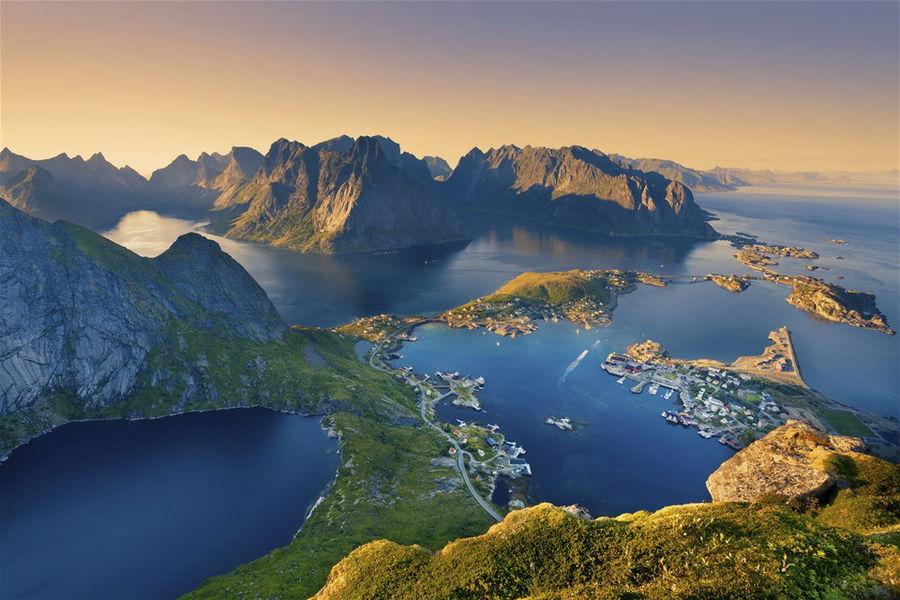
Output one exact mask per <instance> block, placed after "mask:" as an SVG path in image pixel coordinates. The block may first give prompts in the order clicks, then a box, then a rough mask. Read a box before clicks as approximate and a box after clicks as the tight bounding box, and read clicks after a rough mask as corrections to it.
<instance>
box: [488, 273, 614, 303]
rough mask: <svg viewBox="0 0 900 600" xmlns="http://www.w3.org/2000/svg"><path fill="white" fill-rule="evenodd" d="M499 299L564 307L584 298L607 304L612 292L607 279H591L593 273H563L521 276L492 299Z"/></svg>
mask: <svg viewBox="0 0 900 600" xmlns="http://www.w3.org/2000/svg"><path fill="white" fill-rule="evenodd" d="M496 296H513V297H516V298H523V299H526V300H537V301H540V302H544V303H548V304H564V303H566V302H574V301H575V300H581V299H582V298H590V299H593V300H597V301H599V302H604V303H606V302H609V298H610V293H609V288H608V287H607V285H606V282H605V280H604V279H601V278H596V277H592V276H591V272H590V271H562V272H556V273H531V272H528V273H522V274H521V275H519V276H517V277H515V278H514V279H511V280H510V281H508V282H507V283H506V284H504V285H503V286H502V287H501V288H500V289H498V290H497V291H496V292H494V293H493V294H491V296H489V298H490V297H496Z"/></svg>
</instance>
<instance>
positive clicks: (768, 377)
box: [602, 327, 900, 458]
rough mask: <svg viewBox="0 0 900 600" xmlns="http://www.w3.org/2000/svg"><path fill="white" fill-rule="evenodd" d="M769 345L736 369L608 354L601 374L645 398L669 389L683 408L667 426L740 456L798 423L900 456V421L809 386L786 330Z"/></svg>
mask: <svg viewBox="0 0 900 600" xmlns="http://www.w3.org/2000/svg"><path fill="white" fill-rule="evenodd" d="M769 340H770V341H771V342H772V343H771V345H769V346H767V347H766V348H764V349H763V351H762V353H761V354H759V355H755V356H741V357H739V358H738V359H736V360H735V361H734V362H732V363H730V364H726V363H722V362H720V361H716V360H710V359H699V360H685V359H678V358H672V357H670V356H669V354H668V352H667V351H666V350H665V348H663V347H662V345H661V344H659V343H657V342H654V341H652V340H647V341H645V342H641V343H639V344H633V345H631V346H629V347H628V348H627V349H626V351H625V353H624V354H617V353H612V354H610V355H609V356H608V357H607V359H606V361H604V362H603V364H602V367H603V369H604V370H606V371H607V372H608V373H609V374H610V375H613V376H615V377H619V383H624V381H625V380H631V381H633V382H635V383H636V385H635V386H634V387H632V389H631V391H632V392H635V393H641V392H642V391H643V389H644V388H645V387H646V386H649V391H650V394H651V395H655V394H657V392H658V391H659V390H661V389H663V390H666V391H665V393H664V394H663V395H662V398H663V399H664V400H669V399H670V398H671V399H672V402H673V403H675V404H676V405H678V406H679V408H678V409H666V410H663V411H662V413H661V416H662V417H663V418H664V419H666V420H667V421H669V422H670V423H673V424H677V425H682V426H684V427H693V428H696V429H697V433H698V434H699V435H700V436H701V437H704V438H716V439H718V440H719V441H720V442H721V443H722V444H726V445H728V446H730V447H732V448H734V449H740V448H742V447H744V446H745V445H746V444H748V443H750V442H752V441H753V440H755V439H758V438H759V437H761V436H762V435H763V434H765V433H767V432H768V431H771V430H772V429H773V428H775V427H777V426H779V425H782V424H783V423H785V421H786V420H787V419H795V420H799V421H803V422H806V423H809V424H811V425H813V426H815V427H817V428H818V429H820V430H822V431H831V432H833V433H835V434H844V435H854V436H859V437H862V438H865V440H866V442H867V443H868V444H869V445H870V446H872V448H873V450H874V451H875V452H877V453H879V454H881V455H883V456H886V457H891V458H896V457H897V456H900V447H898V446H897V441H896V440H897V439H900V438H898V436H900V425H898V423H897V422H896V420H893V419H889V418H885V417H880V416H878V415H874V414H870V413H867V412H865V411H861V410H858V409H854V408H850V407H848V406H844V405H842V404H840V403H838V402H835V401H833V400H831V399H829V398H827V397H825V396H824V395H822V394H821V393H819V392H817V391H815V390H813V389H811V388H810V387H809V386H808V385H807V384H806V382H804V381H803V378H802V376H801V373H800V366H799V364H798V362H797V356H796V354H795V352H794V347H793V344H792V342H791V335H790V332H789V331H788V329H787V328H786V327H782V328H781V329H778V330H776V331H772V332H771V333H770V334H769Z"/></svg>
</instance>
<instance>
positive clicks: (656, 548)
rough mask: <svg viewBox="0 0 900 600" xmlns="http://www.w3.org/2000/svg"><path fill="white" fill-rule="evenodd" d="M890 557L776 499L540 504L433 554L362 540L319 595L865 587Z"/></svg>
mask: <svg viewBox="0 0 900 600" xmlns="http://www.w3.org/2000/svg"><path fill="white" fill-rule="evenodd" d="M879 553H881V555H880V554H879ZM890 560H896V550H895V549H891V548H883V547H878V546H875V545H873V544H871V543H869V542H868V541H867V540H866V539H865V538H863V537H862V536H860V535H858V534H855V533H852V532H850V531H846V530H841V529H837V528H831V527H828V526H825V525H822V524H819V523H817V522H816V521H814V520H812V519H810V518H808V517H805V516H802V515H799V514H796V513H793V512H791V511H789V510H787V509H785V508H781V507H777V506H770V505H742V504H733V503H724V504H694V505H684V506H675V507H669V508H666V509H663V510H660V511H658V512H656V513H653V514H646V513H637V514H634V515H623V516H620V517H618V518H615V519H609V518H601V519H596V520H593V521H589V520H583V519H580V518H578V517H575V516H573V515H571V514H569V513H568V512H566V511H565V510H563V509H561V508H557V507H554V506H551V505H549V504H542V505H539V506H535V507H532V508H528V509H524V510H520V511H515V512H513V513H510V514H509V515H508V516H507V518H506V520H505V521H504V522H503V523H500V524H497V525H495V526H493V527H491V529H490V530H489V531H488V533H486V534H484V535H481V536H478V537H474V538H469V539H462V540H458V541H456V542H454V543H452V544H449V545H447V546H445V547H444V548H443V549H442V550H441V551H440V552H438V553H435V554H432V553H430V552H428V551H427V550H425V549H423V548H420V547H416V546H399V545H397V544H394V543H391V542H386V541H379V542H374V543H371V544H367V545H365V546H363V547H361V548H359V549H357V550H355V551H354V552H353V553H352V554H350V555H349V556H348V557H347V558H346V559H344V560H343V561H341V562H340V563H339V564H338V565H337V566H336V567H335V568H334V569H333V570H332V572H331V574H330V576H329V578H328V583H327V584H326V585H325V587H324V588H323V589H322V590H321V592H320V593H319V595H318V596H317V598H321V599H323V600H324V599H327V600H338V599H351V598H352V599H353V600H363V599H372V600H374V599H377V598H390V599H392V600H405V599H409V600H418V599H420V598H429V599H432V600H439V599H443V598H446V599H451V598H452V599H454V600H461V599H473V600H474V599H481V598H492V599H502V598H509V599H517V598H531V599H537V598H542V599H548V600H549V599H550V598H554V599H556V598H567V599H576V598H577V599H585V600H586V599H607V598H608V599H613V598H615V599H624V598H628V599H647V600H650V599H654V600H656V599H659V600H664V599H665V600H675V599H681V598H684V599H687V598H709V599H712V598H722V599H729V600H738V599H754V600H756V599H764V598H773V599H774V598H796V599H804V600H807V599H814V598H820V599H825V598H828V599H831V600H837V599H839V598H871V597H875V596H873V594H877V593H878V589H879V587H880V586H882V585H883V583H884V582H883V581H879V579H881V580H884V579H885V578H886V576H887V573H885V572H883V571H880V570H879V569H883V568H884V567H885V566H887V564H888V561H890ZM885 597H887V596H886V595H885Z"/></svg>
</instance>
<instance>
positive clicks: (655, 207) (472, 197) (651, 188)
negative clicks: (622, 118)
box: [447, 144, 715, 237]
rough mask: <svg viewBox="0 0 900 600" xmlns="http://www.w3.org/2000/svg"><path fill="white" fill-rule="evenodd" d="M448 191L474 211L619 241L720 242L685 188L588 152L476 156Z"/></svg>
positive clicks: (529, 150) (506, 151)
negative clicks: (631, 237)
mask: <svg viewBox="0 0 900 600" xmlns="http://www.w3.org/2000/svg"><path fill="white" fill-rule="evenodd" d="M447 184H448V187H449V188H450V190H451V191H452V192H453V193H454V194H455V195H456V196H457V197H458V198H459V200H460V202H461V203H462V205H463V206H464V207H468V209H469V210H476V211H486V212H499V213H503V214H515V215H518V216H523V217H528V218H534V219H538V220H540V221H543V222H547V223H554V224H558V225H566V226H571V227H578V228H581V229H588V230H592V231H597V232H602V233H611V234H623V233H629V234H664V235H691V236H700V237H711V236H714V235H715V232H714V230H713V229H712V227H710V226H709V224H708V223H706V219H705V214H704V213H703V211H701V210H700V209H699V207H697V206H696V204H694V201H693V196H692V195H691V192H690V190H688V189H687V188H685V187H684V186H683V185H681V184H680V183H676V182H672V181H670V180H668V179H666V178H665V177H663V176H661V175H659V174H656V173H643V172H641V171H635V170H631V169H626V168H623V167H622V166H621V165H619V164H617V163H616V162H614V161H613V160H611V159H610V158H609V157H608V156H607V155H605V154H602V153H598V152H594V151H592V150H589V149H587V148H585V147H583V146H577V145H574V146H563V147H561V148H547V147H542V146H538V147H533V146H525V147H524V148H519V147H518V146H515V145H511V144H510V145H504V146H500V147H499V148H491V149H490V150H488V152H486V153H484V152H481V151H480V150H479V149H477V148H473V149H472V150H471V151H470V152H469V153H468V154H467V155H465V156H464V157H462V158H461V159H460V162H459V165H457V167H456V169H454V171H453V173H452V175H451V176H450V178H449V179H448V181H447Z"/></svg>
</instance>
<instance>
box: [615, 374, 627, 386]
mask: <svg viewBox="0 0 900 600" xmlns="http://www.w3.org/2000/svg"><path fill="white" fill-rule="evenodd" d="M616 383H618V384H623V383H625V376H624V375H623V376H622V377H621V378H620V379H618V380H616Z"/></svg>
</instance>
